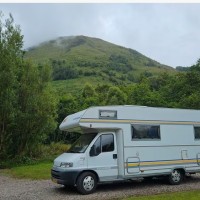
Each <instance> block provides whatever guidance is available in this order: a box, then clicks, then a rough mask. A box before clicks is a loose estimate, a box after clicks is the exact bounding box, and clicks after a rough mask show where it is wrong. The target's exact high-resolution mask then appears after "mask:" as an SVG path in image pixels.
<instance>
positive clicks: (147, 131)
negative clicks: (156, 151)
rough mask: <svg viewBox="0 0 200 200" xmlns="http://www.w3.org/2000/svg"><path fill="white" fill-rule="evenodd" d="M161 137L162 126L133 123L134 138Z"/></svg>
mask: <svg viewBox="0 0 200 200" xmlns="http://www.w3.org/2000/svg"><path fill="white" fill-rule="evenodd" d="M134 139H136V140H138V139H160V126H158V125H143V124H134V125H132V140H134Z"/></svg>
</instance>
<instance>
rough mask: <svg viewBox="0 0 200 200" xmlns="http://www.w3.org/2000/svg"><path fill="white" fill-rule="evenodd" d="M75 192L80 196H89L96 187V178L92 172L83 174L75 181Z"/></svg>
mask: <svg viewBox="0 0 200 200" xmlns="http://www.w3.org/2000/svg"><path fill="white" fill-rule="evenodd" d="M76 184H77V190H78V192H80V193H81V194H91V193H93V192H94V191H95V189H96V187H97V177H96V175H95V174H93V173H92V172H84V173H82V174H81V175H80V176H79V177H78V179H77V183H76Z"/></svg>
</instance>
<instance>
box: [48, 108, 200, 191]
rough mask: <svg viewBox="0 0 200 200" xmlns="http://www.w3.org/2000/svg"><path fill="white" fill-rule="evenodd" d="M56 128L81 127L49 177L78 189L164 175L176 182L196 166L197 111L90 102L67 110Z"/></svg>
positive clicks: (199, 142)
mask: <svg viewBox="0 0 200 200" xmlns="http://www.w3.org/2000/svg"><path fill="white" fill-rule="evenodd" d="M60 129H61V130H63V131H68V132H81V133H82V134H81V136H80V138H79V139H78V140H77V141H76V142H75V143H74V144H73V145H72V146H71V148H70V149H69V150H68V151H67V152H66V153H63V154H62V155H60V156H59V157H57V158H56V159H55V161H54V165H53V168H52V171H51V174H52V180H53V181H54V182H56V183H58V184H62V185H73V186H75V187H76V188H77V190H78V191H79V192H80V193H82V194H89V193H92V192H94V190H95V188H96V186H97V184H98V183H105V182H113V181H119V180H120V181H121V180H127V179H137V178H141V177H155V176H166V177H167V178H168V180H169V182H170V183H171V184H174V185H176V184H179V183H180V182H181V181H182V180H183V177H184V175H185V174H186V173H191V174H192V173H196V172H200V111H199V110H184V109H169V108H152V107H143V106H102V107H91V108H88V109H86V110H83V111H81V112H78V113H75V114H73V115H69V116H67V117H66V118H65V119H64V121H63V122H62V123H61V125H60Z"/></svg>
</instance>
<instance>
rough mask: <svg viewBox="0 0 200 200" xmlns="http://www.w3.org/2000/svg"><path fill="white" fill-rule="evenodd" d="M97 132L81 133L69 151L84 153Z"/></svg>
mask: <svg viewBox="0 0 200 200" xmlns="http://www.w3.org/2000/svg"><path fill="white" fill-rule="evenodd" d="M96 135H97V133H89V134H88V133H87V134H84V135H81V136H80V137H79V139H78V140H76V142H75V143H74V144H73V145H72V146H71V147H70V148H69V150H68V151H67V152H68V153H84V152H85V150H86V149H87V147H88V146H89V144H90V142H92V140H93V139H94V138H95V136H96Z"/></svg>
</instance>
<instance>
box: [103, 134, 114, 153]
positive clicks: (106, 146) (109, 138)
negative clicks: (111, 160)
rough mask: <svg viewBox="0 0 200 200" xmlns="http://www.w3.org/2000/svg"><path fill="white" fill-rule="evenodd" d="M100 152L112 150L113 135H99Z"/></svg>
mask: <svg viewBox="0 0 200 200" xmlns="http://www.w3.org/2000/svg"><path fill="white" fill-rule="evenodd" d="M101 147H102V152H109V151H113V150H114V136H113V134H108V135H102V136H101Z"/></svg>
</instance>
